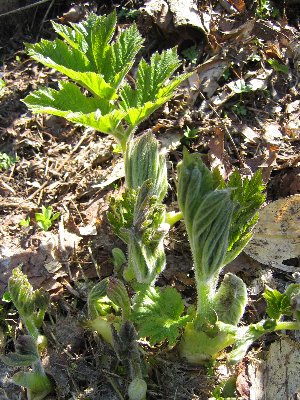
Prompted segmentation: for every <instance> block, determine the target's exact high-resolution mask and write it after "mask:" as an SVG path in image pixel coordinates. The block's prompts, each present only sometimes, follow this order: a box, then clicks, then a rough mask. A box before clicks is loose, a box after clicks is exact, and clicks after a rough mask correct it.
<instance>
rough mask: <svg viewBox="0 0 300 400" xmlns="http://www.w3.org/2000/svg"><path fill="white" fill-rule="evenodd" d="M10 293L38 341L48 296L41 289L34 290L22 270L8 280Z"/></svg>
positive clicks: (17, 269) (21, 315)
mask: <svg viewBox="0 0 300 400" xmlns="http://www.w3.org/2000/svg"><path fill="white" fill-rule="evenodd" d="M8 291H9V295H10V298H11V301H12V302H13V303H14V305H15V307H16V308H17V310H18V312H19V314H20V317H21V319H22V320H23V322H24V324H25V325H26V327H27V329H28V331H29V333H30V334H31V335H32V336H33V337H35V338H36V339H37V336H38V331H37V328H39V327H40V326H41V324H42V322H43V319H44V316H45V313H46V310H47V308H48V305H49V296H48V294H47V293H45V292H43V291H42V290H40V289H38V290H33V287H32V286H31V284H30V283H29V281H28V279H27V276H26V275H25V274H23V272H22V271H21V269H20V268H15V269H14V270H13V272H12V276H11V277H10V278H9V280H8Z"/></svg>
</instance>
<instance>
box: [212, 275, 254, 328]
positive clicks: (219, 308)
mask: <svg viewBox="0 0 300 400" xmlns="http://www.w3.org/2000/svg"><path fill="white" fill-rule="evenodd" d="M246 304H247V287H246V285H245V283H244V282H243V281H242V279H240V278H239V277H237V276H236V275H234V274H230V273H229V274H226V275H225V277H224V279H223V281H222V283H221V285H220V287H219V289H218V291H217V293H216V295H215V297H214V310H215V312H216V313H217V316H218V320H219V321H222V322H224V323H226V324H230V325H237V324H238V323H239V321H240V319H241V318H242V316H243V314H244V311H245V307H246Z"/></svg>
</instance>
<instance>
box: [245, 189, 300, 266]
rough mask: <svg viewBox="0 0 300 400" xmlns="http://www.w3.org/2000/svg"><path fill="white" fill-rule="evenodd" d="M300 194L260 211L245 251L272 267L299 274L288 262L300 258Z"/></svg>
mask: <svg viewBox="0 0 300 400" xmlns="http://www.w3.org/2000/svg"><path fill="white" fill-rule="evenodd" d="M299 221H300V194H296V195H294V196H290V197H287V198H285V199H279V200H276V201H274V202H272V203H270V204H268V205H267V206H266V207H264V208H263V209H262V210H261V211H260V215H259V221H258V223H257V225H256V226H255V228H254V231H253V237H252V239H251V241H250V242H249V244H248V245H247V246H246V248H245V252H246V253H247V254H248V255H249V256H250V257H252V258H254V259H255V260H257V261H259V262H260V263H262V264H265V265H268V266H269V267H273V268H278V269H280V270H283V271H287V272H296V271H297V270H298V271H299V268H295V267H293V266H291V265H288V264H284V261H285V260H289V259H292V258H297V257H300V224H299Z"/></svg>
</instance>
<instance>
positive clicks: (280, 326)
mask: <svg viewBox="0 0 300 400" xmlns="http://www.w3.org/2000/svg"><path fill="white" fill-rule="evenodd" d="M299 329H300V323H299V322H295V321H279V322H277V324H276V327H275V329H274V331H297V330H299Z"/></svg>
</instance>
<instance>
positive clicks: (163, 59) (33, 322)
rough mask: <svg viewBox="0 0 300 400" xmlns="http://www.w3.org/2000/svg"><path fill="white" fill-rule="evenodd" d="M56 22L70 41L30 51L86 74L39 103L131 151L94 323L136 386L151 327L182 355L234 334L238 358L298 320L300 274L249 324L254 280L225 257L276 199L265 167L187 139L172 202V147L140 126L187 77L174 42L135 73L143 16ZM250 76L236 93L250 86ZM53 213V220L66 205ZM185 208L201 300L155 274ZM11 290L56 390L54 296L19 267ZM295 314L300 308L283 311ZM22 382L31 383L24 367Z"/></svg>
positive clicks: (91, 300) (134, 389)
mask: <svg viewBox="0 0 300 400" xmlns="http://www.w3.org/2000/svg"><path fill="white" fill-rule="evenodd" d="M53 26H54V29H55V30H56V32H57V33H58V34H59V35H60V36H62V38H63V39H65V42H64V41H62V40H60V39H56V40H55V41H53V42H49V41H46V40H42V41H41V42H40V43H39V44H35V45H27V48H28V51H29V54H30V55H31V56H33V57H34V58H35V59H37V60H39V61H41V62H42V63H43V64H44V65H47V66H50V67H52V68H55V69H57V70H58V71H60V72H62V73H64V74H65V75H67V76H68V77H69V78H70V79H72V80H73V81H74V82H75V83H72V82H69V81H61V82H60V87H59V89H58V90H55V89H49V88H43V89H40V90H38V91H36V92H33V93H32V94H30V95H29V96H27V97H26V99H25V102H26V104H27V105H28V107H29V108H30V109H31V110H32V111H34V112H43V113H50V114H54V115H59V116H63V117H65V118H67V119H69V120H70V121H73V122H75V123H78V124H81V125H87V126H92V127H94V128H95V129H97V130H99V131H101V132H104V133H107V134H111V135H112V136H113V137H114V138H115V139H116V141H117V142H118V143H119V145H120V146H121V149H122V152H123V154H124V164H125V185H124V190H123V193H122V194H121V195H120V197H118V198H112V199H111V201H110V210H109V213H108V220H109V222H110V224H111V226H112V228H113V231H114V232H115V234H116V235H118V236H119V237H120V238H121V240H122V241H123V242H124V243H125V244H126V246H127V257H125V256H124V254H123V253H122V252H121V251H120V250H119V249H114V254H113V256H114V264H115V267H116V274H115V276H114V277H110V278H106V279H104V280H102V281H100V282H98V283H97V284H96V285H95V286H94V287H93V288H92V290H91V291H90V293H89V295H88V313H89V317H88V321H87V325H88V326H89V328H90V329H92V330H94V331H97V332H99V333H100V334H101V335H102V337H103V338H104V339H105V340H106V341H107V342H108V343H109V344H111V345H112V346H113V348H114V350H115V352H116V355H117V357H118V358H119V360H120V361H121V362H122V363H123V364H124V365H125V366H127V370H128V371H129V379H130V383H129V385H128V398H129V399H130V400H143V399H145V398H146V392H147V383H146V376H147V374H146V369H145V365H144V361H143V358H142V357H141V353H140V351H139V347H138V339H140V338H147V339H148V341H149V343H150V344H151V345H154V344H157V343H160V342H164V341H165V342H167V343H168V345H169V348H172V347H174V346H175V345H176V346H177V348H178V350H179V353H180V355H181V357H182V358H183V359H185V360H187V361H188V362H190V363H192V364H205V363H208V362H211V361H213V360H215V359H216V358H218V357H219V356H220V354H222V353H223V354H225V351H226V349H227V348H228V347H229V346H233V347H232V350H231V351H229V352H228V354H227V357H228V359H229V361H230V362H231V363H236V362H238V361H239V360H241V359H242V358H243V356H244V355H245V353H246V352H247V350H248V348H249V346H250V345H251V344H252V343H253V342H254V341H255V340H256V339H258V338H259V337H261V336H262V335H264V334H266V333H268V332H273V331H278V330H282V329H284V330H289V329H299V328H300V306H299V304H300V301H299V299H300V285H297V284H292V285H290V286H289V287H288V288H287V289H286V291H285V292H284V293H280V292H278V291H277V290H273V289H270V288H267V289H266V290H265V292H264V298H265V300H266V303H267V309H266V315H267V317H266V319H264V320H262V321H259V322H257V323H254V324H250V325H248V326H247V325H240V322H241V319H242V317H243V314H244V311H245V307H246V305H247V288H246V285H245V283H244V282H243V281H242V279H241V278H239V277H238V276H236V275H234V274H231V273H228V274H225V276H224V277H223V278H222V276H223V275H222V274H223V270H224V267H225V266H226V265H227V264H228V263H229V262H231V261H232V260H233V259H234V258H235V257H237V255H238V254H239V253H240V252H241V251H242V250H243V248H244V247H245V246H246V244H247V243H248V241H249V240H250V239H251V235H252V233H251V232H252V228H253V226H254V225H255V223H256V221H257V219H258V209H259V207H260V206H261V204H262V203H263V202H264V199H265V196H264V194H263V191H264V185H263V183H262V177H261V173H260V172H257V173H256V174H255V175H254V176H253V177H252V178H251V179H248V178H246V179H244V180H243V179H242V178H241V175H240V174H239V172H238V171H235V172H233V173H232V175H231V176H230V178H229V180H228V182H225V181H224V180H223V179H222V177H221V176H220V174H219V172H218V171H217V170H214V171H210V170H209V169H208V168H207V167H206V166H205V164H204V163H203V161H202V158H201V156H200V155H199V154H196V153H195V154H190V153H189V152H188V151H187V150H184V154H183V160H182V162H181V163H180V164H179V165H178V181H177V198H178V204H179V208H180V211H179V212H171V213H166V209H165V205H164V202H163V201H164V198H165V196H166V193H167V188H168V181H167V168H166V159H165V155H164V154H162V153H161V151H160V150H159V143H158V142H157V140H156V139H155V137H154V136H153V134H152V133H151V132H148V133H144V134H142V135H140V136H138V137H134V136H133V132H134V130H135V129H136V127H137V126H138V125H139V124H140V123H141V122H142V121H143V120H144V119H145V118H147V117H148V116H149V115H150V114H151V113H152V112H153V111H154V110H156V109H157V108H158V107H160V106H161V105H162V104H163V103H165V102H166V101H167V100H168V99H170V98H171V96H172V95H173V93H174V90H175V88H176V87H177V86H178V85H179V84H180V82H182V81H183V80H184V79H185V78H186V75H180V76H178V77H175V78H171V76H172V74H173V73H174V71H175V70H176V69H177V68H178V66H179V61H178V58H177V56H176V51H175V49H171V50H167V51H164V52H163V53H162V54H158V53H155V54H154V55H153V56H152V57H151V60H150V63H147V62H146V61H145V60H144V59H142V60H141V61H140V62H139V64H138V66H137V73H136V76H135V77H133V78H132V80H129V78H127V74H128V73H129V71H130V69H131V67H132V65H133V63H134V61H135V57H136V54H137V52H138V51H139V50H140V48H141V46H142V38H141V36H140V34H139V33H138V31H137V28H136V26H135V25H132V26H131V27H130V28H127V29H125V30H124V31H122V32H121V33H120V34H119V35H118V36H117V37H115V36H114V33H115V26H116V15H115V13H112V14H110V15H108V16H101V17H97V16H96V15H94V14H91V15H90V16H89V18H88V19H87V20H86V21H85V22H81V23H78V24H71V27H66V26H62V25H58V24H56V23H54V24H53ZM108 60H110V62H108ZM240 83H241V85H240V87H239V88H236V92H237V93H243V92H245V91H248V90H249V88H247V85H245V84H244V83H243V82H240ZM80 88H83V90H81V89H80ZM48 217H49V218H48V219H49V220H50V221H51V218H52V219H53V218H54V217H55V216H52V214H49V215H48ZM179 220H183V222H184V224H185V227H186V232H187V236H188V240H189V243H190V247H191V253H192V257H193V263H194V270H195V286H196V290H197V303H196V305H195V306H192V307H189V308H188V309H187V310H186V309H185V304H184V301H183V299H182V297H181V295H180V293H179V292H178V291H177V290H176V288H175V287H165V288H161V287H159V286H157V285H156V280H157V278H158V276H159V274H160V273H161V271H163V269H164V268H165V266H166V256H165V251H164V238H165V236H166V234H167V233H168V230H169V228H170V225H172V224H173V223H175V222H177V221H179ZM120 272H122V278H120V276H121V273H120ZM117 276H118V278H117ZM16 288H18V290H17V289H16ZM9 293H10V296H11V299H12V301H13V302H14V304H15V306H16V307H17V309H18V311H19V313H20V317H21V319H22V320H23V322H24V324H25V326H26V328H27V330H28V333H29V336H30V339H26V340H27V341H29V344H28V345H27V348H30V351H29V350H28V351H27V352H25V354H24V351H22V352H21V351H19V349H20V347H18V346H19V345H18V344H17V346H16V350H17V351H19V353H20V354H18V357H19V358H18V360H19V359H20V360H21V359H22V360H23V359H24V360H23V362H24V363H23V364H22V365H26V366H28V365H32V368H33V371H32V372H31V374H33V377H38V378H41V376H43V380H44V386H45V390H46V391H49V390H51V389H50V388H51V385H50V382H49V381H48V378H47V376H46V375H45V374H44V372H43V371H42V369H41V364H40V362H38V351H37V341H38V337H39V336H38V327H39V326H40V324H41V320H42V318H43V315H44V313H45V310H46V305H47V304H46V300H45V297H43V296H41V294H40V292H39V291H36V292H34V291H33V290H32V288H31V287H30V285H29V284H28V282H27V281H26V278H25V277H24V275H22V273H21V272H20V270H16V271H14V273H13V276H12V278H11V279H10V282H9ZM129 293H133V295H131V296H130V295H129ZM21 300H22V301H21ZM285 316H288V317H293V318H294V320H293V321H286V320H283V317H285ZM21 356H22V357H21ZM25 356H26V357H25ZM12 357H16V356H12V355H11V356H10V355H8V356H7V359H6V361H7V362H10V361H9V360H11V359H12ZM20 357H21V358H20ZM25 359H26V360H25ZM29 361H30V363H29ZM19 362H20V361H19ZM35 374H38V376H37V375H35ZM26 376H28V375H26ZM31 377H32V375H31ZM16 382H17V383H19V384H23V383H24V382H25V379H23V380H19V381H18V380H16ZM25 383H26V384H27V386H26V385H25V384H23V386H25V387H28V390H33V389H32V388H31V387H29V384H28V383H27V381H26V382H25ZM40 389H41V388H40ZM41 396H43V394H41ZM41 396H40V397H32V399H33V398H34V399H37V398H40V399H42V398H43V397H41Z"/></svg>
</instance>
